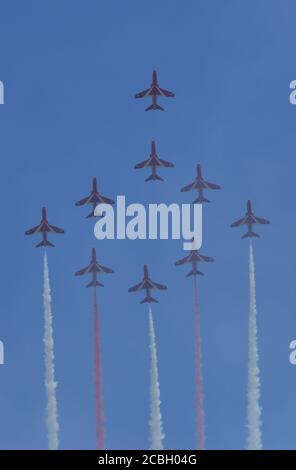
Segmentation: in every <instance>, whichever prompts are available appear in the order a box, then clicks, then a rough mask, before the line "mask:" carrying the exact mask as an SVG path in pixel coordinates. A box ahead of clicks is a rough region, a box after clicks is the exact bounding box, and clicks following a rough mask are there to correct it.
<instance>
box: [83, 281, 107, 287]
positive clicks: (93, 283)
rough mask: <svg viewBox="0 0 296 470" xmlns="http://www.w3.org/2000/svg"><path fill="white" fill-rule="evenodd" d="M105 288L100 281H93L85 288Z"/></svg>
mask: <svg viewBox="0 0 296 470" xmlns="http://www.w3.org/2000/svg"><path fill="white" fill-rule="evenodd" d="M99 286H100V287H104V284H102V283H101V282H99V281H91V282H90V283H89V284H87V285H86V286H85V287H99Z"/></svg>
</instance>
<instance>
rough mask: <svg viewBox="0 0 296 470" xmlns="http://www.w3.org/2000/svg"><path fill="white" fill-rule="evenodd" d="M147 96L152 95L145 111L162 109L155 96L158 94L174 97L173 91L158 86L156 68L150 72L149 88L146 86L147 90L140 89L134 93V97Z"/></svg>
mask: <svg viewBox="0 0 296 470" xmlns="http://www.w3.org/2000/svg"><path fill="white" fill-rule="evenodd" d="M147 96H151V97H152V105H151V106H148V108H146V110H145V111H151V110H154V111H155V110H156V109H158V110H160V111H164V109H163V108H162V107H161V106H160V105H159V104H158V103H157V97H158V96H167V97H171V98H172V97H174V96H175V95H174V93H172V92H171V91H168V90H165V89H164V88H160V86H159V85H158V82H157V72H156V70H153V73H152V83H151V85H150V88H147V90H143V91H140V93H137V94H136V95H135V98H146V97H147Z"/></svg>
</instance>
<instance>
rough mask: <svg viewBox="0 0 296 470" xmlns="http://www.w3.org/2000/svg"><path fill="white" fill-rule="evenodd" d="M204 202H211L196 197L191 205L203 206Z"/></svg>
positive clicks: (202, 197)
mask: <svg viewBox="0 0 296 470" xmlns="http://www.w3.org/2000/svg"><path fill="white" fill-rule="evenodd" d="M204 202H211V201H210V200H209V199H207V198H206V197H204V196H198V198H197V199H195V200H194V201H193V204H203V203H204Z"/></svg>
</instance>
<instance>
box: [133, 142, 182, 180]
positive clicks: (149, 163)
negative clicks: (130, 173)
mask: <svg viewBox="0 0 296 470" xmlns="http://www.w3.org/2000/svg"><path fill="white" fill-rule="evenodd" d="M173 166H174V164H173V163H171V162H167V161H166V160H162V159H160V158H159V157H158V155H157V153H156V145H155V142H154V141H152V142H151V153H150V156H149V158H148V160H144V161H143V162H141V163H137V165H135V167H134V168H135V170H139V169H141V168H151V170H152V172H151V175H150V176H149V177H148V178H146V179H145V181H156V180H159V181H163V178H161V176H159V175H158V174H157V171H156V170H157V167H161V168H173Z"/></svg>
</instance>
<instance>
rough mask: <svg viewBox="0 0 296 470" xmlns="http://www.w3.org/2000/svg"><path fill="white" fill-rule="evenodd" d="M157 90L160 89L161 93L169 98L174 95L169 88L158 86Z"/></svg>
mask: <svg viewBox="0 0 296 470" xmlns="http://www.w3.org/2000/svg"><path fill="white" fill-rule="evenodd" d="M159 90H160V92H161V94H162V95H164V96H168V97H170V98H173V97H174V96H175V94H174V93H172V92H171V91H169V90H165V89H164V88H159Z"/></svg>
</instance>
